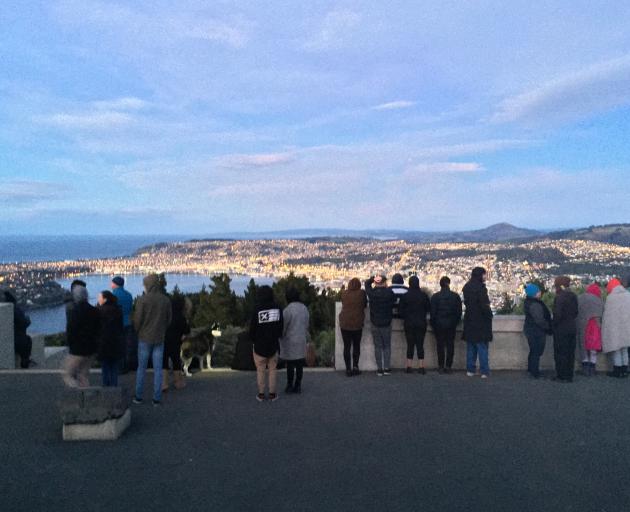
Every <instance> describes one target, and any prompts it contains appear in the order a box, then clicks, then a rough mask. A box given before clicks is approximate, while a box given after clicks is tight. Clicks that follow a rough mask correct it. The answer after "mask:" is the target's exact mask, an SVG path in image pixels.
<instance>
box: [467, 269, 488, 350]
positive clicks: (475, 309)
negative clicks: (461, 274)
mask: <svg viewBox="0 0 630 512" xmlns="http://www.w3.org/2000/svg"><path fill="white" fill-rule="evenodd" d="M462 291H463V293H464V304H465V305H466V312H465V313H464V332H463V334H462V338H463V339H464V340H466V341H470V342H473V343H484V342H489V341H492V309H491V308H490V298H489V297H488V289H487V288H486V285H485V284H484V282H483V274H482V273H479V272H474V271H473V275H472V277H471V278H470V281H468V282H467V283H466V284H465V285H464V288H463V290H462Z"/></svg>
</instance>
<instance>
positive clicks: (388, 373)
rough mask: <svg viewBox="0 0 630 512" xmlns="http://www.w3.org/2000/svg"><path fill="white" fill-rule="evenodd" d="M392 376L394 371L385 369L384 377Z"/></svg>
mask: <svg viewBox="0 0 630 512" xmlns="http://www.w3.org/2000/svg"><path fill="white" fill-rule="evenodd" d="M391 374H392V371H391V370H390V369H389V368H385V369H384V370H383V375H391Z"/></svg>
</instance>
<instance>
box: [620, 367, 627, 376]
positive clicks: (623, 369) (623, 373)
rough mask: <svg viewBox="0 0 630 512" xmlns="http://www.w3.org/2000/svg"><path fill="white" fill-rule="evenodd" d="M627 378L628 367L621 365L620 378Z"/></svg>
mask: <svg viewBox="0 0 630 512" xmlns="http://www.w3.org/2000/svg"><path fill="white" fill-rule="evenodd" d="M627 377H628V366H627V365H623V366H622V367H621V378H622V379H625V378H627Z"/></svg>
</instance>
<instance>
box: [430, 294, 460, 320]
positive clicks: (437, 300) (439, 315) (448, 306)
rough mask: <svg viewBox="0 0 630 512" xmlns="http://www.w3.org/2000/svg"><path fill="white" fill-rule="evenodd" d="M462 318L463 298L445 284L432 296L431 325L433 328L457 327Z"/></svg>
mask: <svg viewBox="0 0 630 512" xmlns="http://www.w3.org/2000/svg"><path fill="white" fill-rule="evenodd" d="M461 319H462V299H461V298H460V296H459V294H457V293H455V292H454V291H451V289H450V288H449V287H448V286H444V287H443V288H442V289H440V291H439V292H437V293H435V294H433V296H432V297H431V325H432V326H433V329H455V328H456V327H457V324H459V322H460V320H461Z"/></svg>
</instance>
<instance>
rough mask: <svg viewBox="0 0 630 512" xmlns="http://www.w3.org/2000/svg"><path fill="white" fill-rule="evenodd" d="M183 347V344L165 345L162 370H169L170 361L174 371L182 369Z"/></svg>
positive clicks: (167, 343)
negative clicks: (181, 354) (181, 351)
mask: <svg viewBox="0 0 630 512" xmlns="http://www.w3.org/2000/svg"><path fill="white" fill-rule="evenodd" d="M181 347H182V346H181V343H169V342H166V343H164V359H163V363H162V368H163V369H164V370H168V369H169V361H171V364H172V367H173V371H178V370H181V369H182V360H181V357H180V355H179V352H180V350H181Z"/></svg>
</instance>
